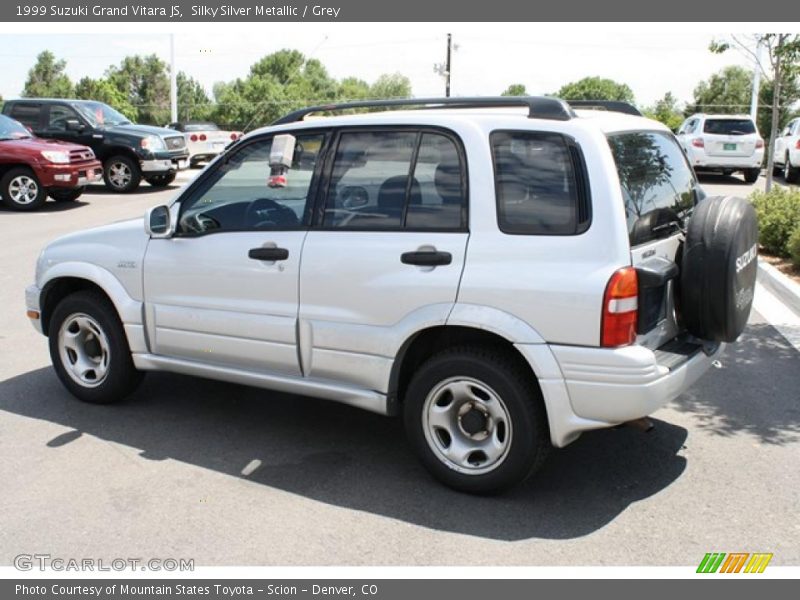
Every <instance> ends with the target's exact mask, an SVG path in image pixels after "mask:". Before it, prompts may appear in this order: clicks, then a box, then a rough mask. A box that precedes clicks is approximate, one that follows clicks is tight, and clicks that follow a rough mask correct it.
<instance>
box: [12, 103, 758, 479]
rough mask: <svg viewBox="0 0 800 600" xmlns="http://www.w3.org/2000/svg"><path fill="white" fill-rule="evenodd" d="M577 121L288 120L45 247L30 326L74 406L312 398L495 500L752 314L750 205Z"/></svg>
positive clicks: (654, 132) (644, 128) (679, 385)
mask: <svg viewBox="0 0 800 600" xmlns="http://www.w3.org/2000/svg"><path fill="white" fill-rule="evenodd" d="M590 104H591V105H592V106H593V107H595V108H597V107H598V106H597V105H599V107H600V108H604V109H606V110H581V108H584V107H581V106H579V105H578V103H573V104H572V105H570V104H567V103H565V102H563V101H561V100H558V99H555V98H537V97H521V98H456V99H431V100H404V101H383V102H359V103H349V104H343V105H335V106H323V107H312V108H308V109H304V110H301V111H297V112H295V113H292V114H290V115H288V116H286V117H284V118H282V119H280V120H279V121H277V122H276V123H274V124H273V125H272V126H270V127H267V128H264V129H260V130H258V131H254V132H252V133H250V134H248V135H247V136H245V137H244V138H243V139H241V140H238V141H237V142H236V143H234V144H233V145H231V146H230V147H228V148H227V149H226V150H225V151H224V152H223V153H222V154H221V155H220V156H219V157H218V158H217V159H215V161H214V162H213V163H212V164H211V165H210V166H209V167H208V168H207V169H206V170H205V171H204V172H203V173H202V174H200V175H199V176H198V177H197V178H196V179H195V180H194V181H193V182H192V183H190V184H189V185H188V186H187V187H186V188H185V189H183V190H182V191H181V192H180V193H179V194H178V196H177V198H176V199H175V200H174V201H173V202H172V204H170V205H169V206H159V207H155V208H153V209H151V210H150V211H149V212H148V213H147V215H146V216H145V219H144V223H142V220H141V219H135V220H132V221H127V222H122V223H116V224H113V225H109V226H105V227H100V228H97V229H92V230H88V231H83V232H80V233H75V234H72V235H69V236H66V237H64V238H61V239H59V240H56V241H55V242H53V243H52V244H50V245H49V246H48V247H47V248H46V249H45V250H44V252H43V253H42V255H41V257H40V259H39V262H38V264H37V268H36V282H35V284H34V285H32V286H30V287H29V288H28V289H27V307H28V314H29V316H30V317H31V319H32V322H33V324H34V326H35V327H36V328H37V329H38V330H39V331H41V332H43V333H44V334H45V335H47V336H48V337H49V343H50V352H51V355H52V360H53V365H54V367H55V369H56V372H57V373H58V376H59V377H60V379H61V381H62V382H63V383H64V385H65V386H66V387H67V388H68V389H69V390H70V391H71V392H72V393H73V394H74V395H76V396H77V397H78V398H80V399H82V400H85V401H88V402H94V403H108V402H113V401H116V400H119V399H122V398H124V397H126V396H128V395H129V394H131V393H132V392H133V391H134V390H135V389H136V386H137V385H138V383H139V381H140V380H141V377H142V373H143V372H145V371H148V370H164V371H172V372H177V373H185V374H191V375H197V376H202V377H208V378H212V379H220V380H225V381H231V382H236V383H240V384H247V385H253V386H259V387H263V388H268V389H272V390H281V391H287V392H295V393H300V394H306V395H310V396H317V397H320V398H327V399H329V400H333V401H337V402H343V403H345V404H350V405H353V406H357V407H360V408H364V409H366V410H370V411H374V412H377V413H381V414H385V415H402V416H403V418H404V420H405V425H406V429H407V432H408V437H409V440H410V443H411V445H412V446H413V449H414V450H415V452H416V453H417V454H418V456H419V458H420V459H421V460H422V462H423V463H424V464H425V466H426V467H427V468H428V469H429V470H430V472H431V473H432V474H433V475H434V476H435V477H437V478H438V479H439V480H441V481H442V482H444V483H445V484H447V485H450V486H452V487H454V488H457V489H460V490H465V491H470V492H491V491H496V490H499V489H503V488H506V487H508V486H510V485H512V484H515V483H517V482H519V481H521V480H522V479H524V478H525V477H526V476H527V475H529V474H530V473H531V472H532V471H533V470H535V468H536V467H537V466H538V465H540V464H541V463H542V461H543V460H544V458H545V456H546V454H547V453H548V451H549V449H550V448H551V447H552V446H555V447H562V446H565V445H567V444H569V443H570V442H572V441H573V440H575V439H576V438H577V437H578V436H579V435H580V434H581V432H583V431H586V430H591V429H598V428H603V427H610V426H613V425H617V424H620V423H624V422H627V421H631V420H636V419H640V418H641V417H643V416H645V415H649V414H650V413H652V412H653V411H655V410H656V409H657V408H659V407H660V406H662V405H663V404H664V403H666V402H668V401H669V400H671V399H673V398H674V397H676V396H677V395H679V394H680V393H681V392H683V391H684V390H685V389H686V388H687V387H689V386H690V385H691V384H692V383H693V382H694V381H695V380H696V379H697V378H698V377H700V376H701V375H702V374H703V373H704V372H705V370H706V369H707V368H708V367H709V365H710V364H711V362H712V361H713V360H714V359H715V358H717V357H718V356H719V355H720V353H721V352H722V350H723V346H724V344H725V343H726V342H733V341H734V340H735V339H736V338H737V337H738V336H739V334H740V333H741V332H742V330H743V328H744V326H745V323H746V321H747V318H748V314H749V312H750V306H751V302H752V298H753V290H754V285H755V276H756V275H755V274H756V263H755V258H756V240H757V233H758V232H757V227H756V221H755V216H754V212H753V209H752V208H751V206H750V205H749V204H748V203H747V202H746V201H744V200H741V199H738V198H732V197H724V198H723V197H717V198H705V197H704V194H703V192H702V190H701V189H700V188H699V187H698V185H697V181H696V179H695V175H694V172H693V170H692V168H691V166H690V164H689V163H688V162H687V159H686V156H685V155H684V153H683V152H682V151H681V149H680V146H679V144H678V142H677V141H676V139H675V137H674V136H673V135H672V133H670V131H669V130H668V129H666V128H665V127H664V126H663V125H661V124H659V123H657V122H655V121H651V120H648V119H645V118H643V117H641V116H640V115H639V114H638V112H637V111H636V110H635V109H633V107H630V106H628V105H622V104H619V103H616V104H608V103H590ZM403 106H405V107H406V108H416V109H415V110H405V111H400V110H389V111H385V110H384V111H382V112H372V113H368V114H348V115H343V116H330V117H328V118H316V119H307V120H306V119H305V117H306V116H308V115H310V114H312V113H320V112H328V113H336V112H338V111H341V110H344V109H373V110H374V109H387V108H392V109H395V108H400V107H403ZM618 111H624V112H618ZM624 113H627V114H624Z"/></svg>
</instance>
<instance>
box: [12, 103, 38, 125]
mask: <svg viewBox="0 0 800 600" xmlns="http://www.w3.org/2000/svg"><path fill="white" fill-rule="evenodd" d="M41 113H42V107H41V105H40V104H14V105H13V106H12V107H11V114H10V115H9V116H10V117H11V118H12V119H15V120H17V121H19V122H20V123H22V124H23V125H25V127H30V128H31V129H33V130H34V131H36V130H38V129H39V122H40V119H41Z"/></svg>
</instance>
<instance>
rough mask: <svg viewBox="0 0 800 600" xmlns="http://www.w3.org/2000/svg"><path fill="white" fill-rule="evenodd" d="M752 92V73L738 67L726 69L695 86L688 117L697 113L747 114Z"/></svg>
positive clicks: (732, 66)
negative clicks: (692, 102) (692, 103)
mask: <svg viewBox="0 0 800 600" xmlns="http://www.w3.org/2000/svg"><path fill="white" fill-rule="evenodd" d="M752 91H753V73H752V72H751V71H749V70H747V69H745V68H744V67H740V66H737V65H731V66H728V67H725V68H724V69H722V70H721V71H719V72H718V73H714V74H713V75H712V76H711V77H709V78H708V80H706V81H701V82H700V83H698V84H697V86H695V88H694V105H691V106H689V107H688V108H687V116H688V115H689V114H692V113H695V112H703V113H709V114H725V113H728V114H731V113H746V112H748V111H749V109H750V95H751V94H752Z"/></svg>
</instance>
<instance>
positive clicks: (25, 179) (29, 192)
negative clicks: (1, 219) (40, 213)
mask: <svg viewBox="0 0 800 600" xmlns="http://www.w3.org/2000/svg"><path fill="white" fill-rule="evenodd" d="M8 195H9V196H11V200H13V201H14V202H16V203H17V204H31V203H32V202H34V201H35V200H36V197H37V196H38V195H39V184H37V183H36V180H35V179H33V178H32V177H29V176H28V175H18V176H17V177H14V179H12V180H11V182H10V183H9V184H8Z"/></svg>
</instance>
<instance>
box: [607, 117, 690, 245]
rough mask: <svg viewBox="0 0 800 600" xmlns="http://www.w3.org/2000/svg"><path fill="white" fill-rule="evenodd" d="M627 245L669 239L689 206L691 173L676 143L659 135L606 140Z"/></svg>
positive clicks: (624, 135) (641, 134) (627, 135)
mask: <svg viewBox="0 0 800 600" xmlns="http://www.w3.org/2000/svg"><path fill="white" fill-rule="evenodd" d="M608 143H609V145H610V146H611V152H612V154H613V155H614V161H615V162H616V165H617V173H618V174H619V182H620V186H621V187H622V197H623V198H624V200H625V216H626V218H627V222H628V233H629V235H630V242H631V245H632V246H636V245H638V244H643V243H645V242H649V241H651V240H655V239H658V238H660V237H667V236H669V235H671V234H673V233H674V232H675V230H676V227H674V226H673V224H681V223H682V221H683V218H684V217H685V216H686V215H687V214H688V211H690V210H691V209H692V207H693V206H694V203H695V189H696V182H695V178H694V173H693V172H692V170H691V168H690V167H689V164H688V163H687V162H686V159H685V157H684V155H683V152H682V151H681V149H680V146H678V144H677V142H676V141H675V140H674V138H673V137H672V136H671V135H668V134H666V133H661V132H646V131H645V132H635V133H622V134H616V135H611V136H609V138H608Z"/></svg>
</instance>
